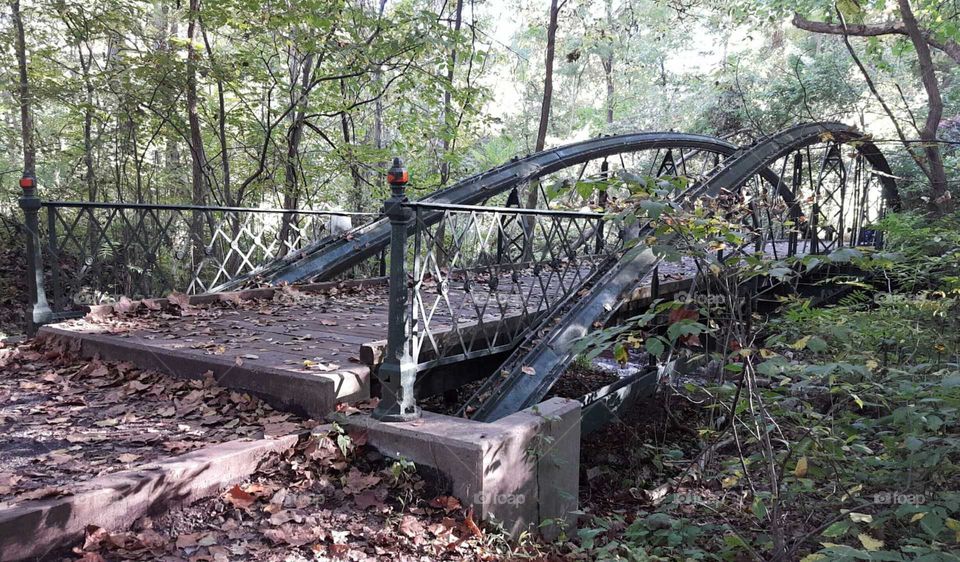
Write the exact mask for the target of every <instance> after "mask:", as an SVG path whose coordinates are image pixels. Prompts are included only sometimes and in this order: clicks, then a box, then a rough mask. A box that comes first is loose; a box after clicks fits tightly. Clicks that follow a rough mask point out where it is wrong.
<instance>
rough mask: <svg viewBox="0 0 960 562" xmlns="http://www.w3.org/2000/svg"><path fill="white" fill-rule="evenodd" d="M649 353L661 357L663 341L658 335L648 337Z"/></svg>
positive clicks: (647, 346)
mask: <svg viewBox="0 0 960 562" xmlns="http://www.w3.org/2000/svg"><path fill="white" fill-rule="evenodd" d="M646 348H647V353H649V354H650V355H653V356H654V357H659V356H660V355H661V354H662V353H663V349H664V346H663V341H662V340H661V339H660V337H658V336H654V337H652V338H649V339H647V343H646Z"/></svg>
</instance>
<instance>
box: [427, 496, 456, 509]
mask: <svg viewBox="0 0 960 562" xmlns="http://www.w3.org/2000/svg"><path fill="white" fill-rule="evenodd" d="M430 507H435V508H437V509H442V510H443V511H444V512H446V513H450V512H451V511H454V510H457V509H460V507H461V505H460V500H459V499H457V498H455V497H453V496H437V497H435V498H433V499H432V500H430Z"/></svg>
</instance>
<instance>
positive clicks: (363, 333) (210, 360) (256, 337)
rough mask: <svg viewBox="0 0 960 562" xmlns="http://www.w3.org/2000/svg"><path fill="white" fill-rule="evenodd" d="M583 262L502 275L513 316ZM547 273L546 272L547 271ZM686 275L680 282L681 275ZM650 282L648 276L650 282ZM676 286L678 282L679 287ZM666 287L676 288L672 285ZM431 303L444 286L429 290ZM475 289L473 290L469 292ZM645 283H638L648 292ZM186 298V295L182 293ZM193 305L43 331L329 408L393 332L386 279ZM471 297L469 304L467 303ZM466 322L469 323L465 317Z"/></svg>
mask: <svg viewBox="0 0 960 562" xmlns="http://www.w3.org/2000/svg"><path fill="white" fill-rule="evenodd" d="M693 271H694V267H693V265H692V263H690V262H687V263H681V264H673V263H662V264H661V265H660V278H661V281H662V282H663V281H670V280H683V279H688V278H690V277H691V275H692V273H693ZM577 275H583V272H581V271H577V270H569V271H568V272H567V275H566V276H564V277H563V278H561V277H560V276H558V275H554V276H553V277H552V278H551V279H552V280H551V282H550V283H546V284H545V283H542V282H540V281H538V279H537V278H536V277H533V276H532V275H530V274H529V273H528V274H526V275H523V276H521V278H520V280H519V281H520V285H521V286H522V287H523V291H524V292H525V291H528V290H529V291H530V293H529V294H528V297H527V298H526V299H523V298H521V296H520V294H521V291H520V290H518V289H517V287H516V286H514V290H513V291H512V294H511V291H510V290H509V289H508V286H509V285H512V283H511V281H510V278H509V276H505V277H504V278H503V280H502V281H501V286H500V290H499V291H498V294H503V295H504V297H502V298H501V300H500V305H501V306H505V307H506V308H505V310H506V311H507V314H506V315H507V316H511V315H512V316H521V314H522V310H523V306H524V304H523V303H524V301H526V303H527V306H528V307H529V308H533V309H536V308H538V307H540V306H543V304H542V303H543V299H542V298H541V297H543V295H544V293H546V294H548V295H549V294H551V293H556V292H558V291H562V290H563V289H561V286H568V285H569V283H570V281H572V280H573V277H575V276H577ZM543 277H544V276H541V281H542V278H543ZM673 285H679V284H673ZM450 286H451V288H450V290H449V292H448V295H449V297H450V300H451V305H452V308H454V309H457V308H460V312H461V314H462V315H461V317H460V322H461V323H463V322H466V323H468V324H476V323H477V320H479V315H477V314H475V313H469V311H475V310H476V309H475V308H474V307H473V305H472V304H471V303H465V302H464V299H467V298H468V299H471V300H472V301H475V302H476V303H478V305H479V307H480V308H481V309H482V305H483V298H482V297H479V296H478V295H482V294H485V293H487V291H486V290H485V289H480V290H474V291H472V292H471V293H465V292H464V291H463V290H462V287H457V284H456V283H454V282H451V284H450ZM646 286H649V280H647V282H646ZM674 290H675V289H674ZM663 292H664V293H665V294H668V293H669V292H670V288H669V287H665V290H664V291H663ZM424 294H425V295H426V296H427V298H426V299H425V300H428V301H430V302H428V303H427V304H428V305H429V304H432V303H433V300H434V298H430V297H431V295H432V296H433V297H436V295H438V294H439V293H438V291H436V290H435V289H433V290H431V289H430V288H427V289H426V290H425V291H424ZM468 294H470V296H469V297H467V296H466V295H468ZM642 294H643V292H642V291H640V292H635V295H637V296H640V295H642ZM181 298H182V299H185V298H186V297H181ZM190 303H191V304H189V305H186V303H184V305H185V306H182V307H180V306H170V304H169V303H168V302H167V301H166V299H157V300H154V301H144V304H141V303H135V306H134V307H133V308H134V309H133V310H125V311H120V310H118V309H130V308H131V306H130V305H127V306H119V307H118V306H114V307H112V308H111V307H98V308H97V309H95V310H94V311H92V312H91V314H89V315H87V317H85V318H83V319H78V320H70V321H66V322H62V323H59V324H56V325H51V326H45V327H43V328H42V329H41V330H40V336H41V337H43V338H47V339H50V340H53V341H55V342H57V343H58V344H59V345H61V346H62V347H63V348H64V349H65V350H68V351H71V352H74V353H79V354H80V355H82V356H84V357H88V358H94V357H100V358H103V359H109V360H119V361H130V362H132V363H134V364H136V365H137V366H139V367H141V368H144V369H156V370H159V371H163V372H166V373H169V374H172V375H175V376H181V377H191V378H193V377H200V376H203V375H204V374H205V373H208V372H209V373H212V374H213V376H214V377H215V378H216V379H217V380H218V381H219V382H220V384H222V385H224V386H227V387H229V388H236V389H239V390H244V391H249V392H253V393H256V394H258V395H260V396H263V397H264V398H266V399H268V400H269V401H271V402H272V403H273V404H274V405H276V406H278V407H281V408H285V409H288V410H292V411H299V412H302V413H306V414H309V415H315V416H322V415H325V414H327V413H329V412H330V411H332V410H333V409H334V408H335V407H336V403H337V402H350V401H356V400H362V399H365V398H368V397H369V392H370V375H371V371H372V369H373V368H375V363H376V362H377V358H376V357H375V356H371V355H370V354H369V353H364V354H361V348H363V347H366V348H367V349H366V350H367V351H369V350H370V349H376V348H377V347H378V346H382V343H383V340H385V338H386V335H387V285H386V283H385V280H383V279H372V280H363V281H358V282H356V281H355V282H349V283H345V284H332V283H322V284H315V285H305V286H301V287H298V288H297V289H295V290H291V289H289V288H287V289H255V290H251V291H242V292H238V293H223V294H219V295H201V296H196V297H190ZM460 305H464V306H460ZM502 316H503V315H501V308H500V307H498V306H496V305H494V304H492V303H491V304H490V305H489V306H488V307H487V309H486V311H485V314H483V320H484V321H485V322H491V321H492V322H496V320H497V319H498V318H502ZM461 326H463V324H461ZM451 328H452V321H451V319H450V314H449V312H448V309H447V308H446V305H445V304H442V306H441V307H440V308H438V309H437V313H436V315H435V317H434V318H433V320H432V322H431V331H432V332H433V333H434V334H435V335H439V334H442V333H444V332H447V331H449V330H451Z"/></svg>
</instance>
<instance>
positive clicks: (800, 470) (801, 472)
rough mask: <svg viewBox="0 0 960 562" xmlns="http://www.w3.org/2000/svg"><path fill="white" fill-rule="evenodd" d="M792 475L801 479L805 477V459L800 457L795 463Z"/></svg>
mask: <svg viewBox="0 0 960 562" xmlns="http://www.w3.org/2000/svg"><path fill="white" fill-rule="evenodd" d="M793 475H794V476H796V477H797V478H803V477H804V476H806V475H807V457H800V460H798V461H797V467H796V468H794V469H793Z"/></svg>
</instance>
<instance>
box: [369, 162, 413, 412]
mask: <svg viewBox="0 0 960 562" xmlns="http://www.w3.org/2000/svg"><path fill="white" fill-rule="evenodd" d="M407 181H408V176H407V171H406V170H405V169H404V168H403V162H402V161H401V160H400V159H399V158H394V159H393V166H392V167H391V168H390V170H389V171H388V172H387V183H389V184H390V197H389V198H388V199H387V200H386V201H385V203H384V208H383V214H384V215H386V216H387V217H388V218H389V219H390V297H389V298H390V300H389V310H388V328H387V353H386V356H385V358H384V360H383V363H382V364H381V365H380V368H379V369H378V371H377V378H378V379H379V380H380V403H379V404H378V405H377V407H376V409H375V410H374V411H373V417H374V418H375V419H378V420H380V421H387V422H391V421H410V420H414V419H417V418H419V417H420V415H421V411H420V407H419V406H417V402H416V397H415V395H414V384H415V383H416V380H417V361H416V360H415V359H414V357H413V356H412V354H411V347H412V346H411V341H412V340H411V337H412V328H411V322H410V307H409V306H408V305H407V298H408V291H407V270H406V253H407V236H408V230H409V228H410V223H411V222H413V211H412V210H411V209H410V208H409V207H407V206H406V205H404V203H407V197H406V194H405V192H406V184H407Z"/></svg>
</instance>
